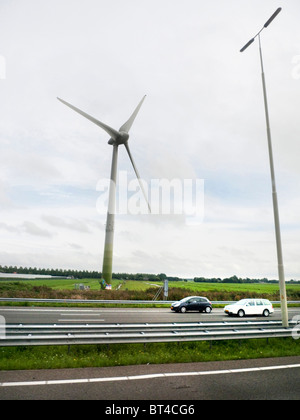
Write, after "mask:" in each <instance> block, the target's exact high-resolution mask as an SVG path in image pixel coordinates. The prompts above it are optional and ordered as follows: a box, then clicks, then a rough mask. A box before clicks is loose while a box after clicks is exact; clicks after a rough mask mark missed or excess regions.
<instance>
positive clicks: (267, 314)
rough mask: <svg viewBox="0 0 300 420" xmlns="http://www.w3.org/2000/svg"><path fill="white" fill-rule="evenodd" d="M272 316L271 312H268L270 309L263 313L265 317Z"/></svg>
mask: <svg viewBox="0 0 300 420" xmlns="http://www.w3.org/2000/svg"><path fill="white" fill-rule="evenodd" d="M269 315H270V312H269V311H268V309H265V310H264V311H263V316H265V317H266V318H267V317H268V316H269Z"/></svg>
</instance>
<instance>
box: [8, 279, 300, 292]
mask: <svg viewBox="0 0 300 420" xmlns="http://www.w3.org/2000/svg"><path fill="white" fill-rule="evenodd" d="M16 281H18V282H19V281H20V282H21V283H24V284H30V285H32V286H47V287H51V288H52V289H54V290H74V288H75V284H84V285H85V286H89V287H90V289H91V290H100V286H99V281H98V280H95V279H82V280H81V279H80V280H74V279H53V280H52V279H42V280H0V286H1V283H15V282H16ZM120 285H121V288H120V290H129V291H130V290H140V291H145V290H147V289H149V288H153V287H160V286H163V282H159V281H157V282H155V283H151V282H147V281H135V280H112V289H113V290H116V289H117V288H118V287H119V286H120ZM170 288H181V289H188V290H190V291H191V293H192V294H194V293H195V294H200V293H206V292H209V291H227V292H247V291H249V292H255V293H262V294H264V293H268V294H273V293H276V292H278V290H279V285H278V284H275V283H269V284H268V283H250V284H244V283H196V282H192V281H188V282H184V281H173V282H172V281H170V282H169V289H170ZM286 289H287V291H300V284H295V285H289V284H288V285H287V286H286Z"/></svg>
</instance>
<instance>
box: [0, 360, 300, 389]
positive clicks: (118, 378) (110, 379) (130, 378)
mask: <svg viewBox="0 0 300 420" xmlns="http://www.w3.org/2000/svg"><path fill="white" fill-rule="evenodd" d="M296 368H300V364H295V365H282V366H267V367H256V368H245V369H226V370H213V371H203V372H179V373H154V374H149V375H137V376H116V377H108V378H87V379H62V380H51V381H28V382H2V383H1V382H0V387H18V386H19V387H24V386H45V385H65V384H87V383H96V382H97V383H99V382H119V381H137V380H141V379H156V378H169V377H174V376H175V377H176V376H204V375H227V374H235V373H248V372H260V371H268V370H277V369H296Z"/></svg>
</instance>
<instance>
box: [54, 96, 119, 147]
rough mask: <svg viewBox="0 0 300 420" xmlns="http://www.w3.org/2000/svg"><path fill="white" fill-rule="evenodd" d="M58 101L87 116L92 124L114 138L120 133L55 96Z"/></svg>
mask: <svg viewBox="0 0 300 420" xmlns="http://www.w3.org/2000/svg"><path fill="white" fill-rule="evenodd" d="M57 99H58V100H59V101H60V102H62V103H63V104H64V105H67V106H68V107H69V108H71V109H73V111H76V112H78V114H80V115H82V116H83V117H85V118H87V119H88V120H90V121H92V122H93V123H94V124H96V125H98V126H99V127H101V128H102V129H103V130H104V131H106V132H107V134H109V135H110V136H111V137H112V138H113V139H114V140H116V139H117V137H118V136H119V135H120V134H119V132H118V131H117V130H115V129H113V128H111V127H109V126H108V125H106V124H104V123H102V122H101V121H99V120H96V118H94V117H92V116H91V115H89V114H86V113H85V112H83V111H81V110H80V109H78V108H76V107H75V106H73V105H71V104H69V103H68V102H66V101H64V100H63V99H60V98H57Z"/></svg>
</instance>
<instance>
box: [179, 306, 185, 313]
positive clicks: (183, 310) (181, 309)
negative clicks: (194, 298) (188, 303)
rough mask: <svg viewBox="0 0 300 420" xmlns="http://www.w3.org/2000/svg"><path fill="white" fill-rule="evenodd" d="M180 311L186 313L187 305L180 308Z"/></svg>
mask: <svg viewBox="0 0 300 420" xmlns="http://www.w3.org/2000/svg"><path fill="white" fill-rule="evenodd" d="M180 312H181V313H182V314H184V313H185V312H186V307H185V306H183V307H182V308H180Z"/></svg>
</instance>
